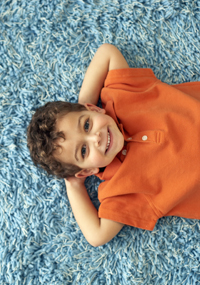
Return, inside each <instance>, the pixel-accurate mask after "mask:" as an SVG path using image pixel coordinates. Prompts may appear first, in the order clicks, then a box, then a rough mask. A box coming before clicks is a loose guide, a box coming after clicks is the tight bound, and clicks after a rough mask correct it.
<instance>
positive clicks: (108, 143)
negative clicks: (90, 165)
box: [106, 132, 110, 150]
mask: <svg viewBox="0 0 200 285" xmlns="http://www.w3.org/2000/svg"><path fill="white" fill-rule="evenodd" d="M109 145H110V133H109V132H108V142H107V146H106V150H107V149H108V148H109Z"/></svg>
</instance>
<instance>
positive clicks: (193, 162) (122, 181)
mask: <svg viewBox="0 0 200 285" xmlns="http://www.w3.org/2000/svg"><path fill="white" fill-rule="evenodd" d="M101 99H102V103H103V107H104V108H105V110H106V113H107V114H108V115H110V116H111V117H112V118H113V119H114V120H115V122H116V123H117V125H118V126H119V128H120V130H121V131H122V133H123V135H124V141H125V144H124V148H123V150H122V151H121V152H120V153H119V154H118V156H117V157H115V159H114V160H113V161H112V162H111V164H109V165H108V166H107V167H106V169H105V171H104V172H103V173H99V174H98V176H99V177H100V178H101V179H102V180H105V181H104V182H102V183H101V184H100V186H99V190H98V198H99V201H100V203H101V204H100V207H99V217H100V218H106V219H110V220H114V221H118V222H120V223H124V224H127V225H131V226H134V227H138V228H142V229H147V230H153V228H154V226H155V224H156V222H157V220H158V219H159V218H160V217H163V216H180V217H185V218H191V219H200V82H194V83H183V84H179V85H173V86H170V85H168V84H166V83H162V82H161V81H160V80H158V79H157V78H156V77H155V75H154V73H153V71H152V70H150V69H131V68H128V69H122V70H112V71H109V73H108V76H107V78H106V80H105V84H104V88H103V89H102V92H101Z"/></svg>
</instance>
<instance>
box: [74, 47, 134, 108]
mask: <svg viewBox="0 0 200 285" xmlns="http://www.w3.org/2000/svg"><path fill="white" fill-rule="evenodd" d="M128 67H129V66H128V63H127V62H126V60H125V58H124V57H123V55H122V54H121V52H120V51H119V50H118V49H117V48H116V47H115V46H113V45H111V44H103V45H102V46H100V48H99V49H98V50H97V52H96V53H95V55H94V57H93V59H92V61H91V63H90V65H89V67H88V69H87V72H86V74H85V78H84V80H83V84H82V87H81V91H80V93H79V100H78V102H79V103H92V104H94V105H96V104H97V102H98V99H99V95H100V91H101V89H102V87H103V84H104V81H105V79H106V76H107V73H108V71H109V70H112V69H121V68H128Z"/></svg>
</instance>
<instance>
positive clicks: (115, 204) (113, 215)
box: [98, 194, 159, 231]
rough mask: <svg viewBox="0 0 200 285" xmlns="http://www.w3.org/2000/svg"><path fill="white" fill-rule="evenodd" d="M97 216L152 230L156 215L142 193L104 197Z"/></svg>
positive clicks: (156, 218)
mask: <svg viewBox="0 0 200 285" xmlns="http://www.w3.org/2000/svg"><path fill="white" fill-rule="evenodd" d="M98 214H99V218H104V219H108V220H112V221H116V222H119V223H123V224H126V225H129V226H133V227H137V228H141V229H145V230H150V231H152V230H153V229H154V227H155V225H156V222H157V220H158V218H159V217H158V216H157V215H156V214H155V212H154V210H153V209H152V208H151V206H150V205H149V203H148V201H147V200H146V198H145V196H144V195H143V194H129V195H120V196H115V197H111V198H105V199H104V200H103V201H102V202H101V205H100V207H99V212H98Z"/></svg>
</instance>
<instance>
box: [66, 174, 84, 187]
mask: <svg viewBox="0 0 200 285" xmlns="http://www.w3.org/2000/svg"><path fill="white" fill-rule="evenodd" d="M85 179H86V178H85V177H83V178H77V177H75V176H74V177H69V178H65V179H64V180H65V185H66V188H67V189H68V188H79V187H80V186H82V185H84V182H85Z"/></svg>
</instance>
